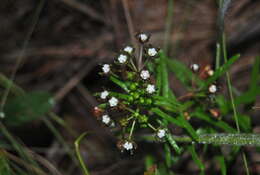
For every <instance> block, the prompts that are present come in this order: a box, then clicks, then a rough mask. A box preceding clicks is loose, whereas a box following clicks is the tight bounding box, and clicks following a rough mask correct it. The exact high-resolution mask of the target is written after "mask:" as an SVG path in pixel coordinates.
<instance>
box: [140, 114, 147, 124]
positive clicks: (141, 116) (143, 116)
mask: <svg viewBox="0 0 260 175" xmlns="http://www.w3.org/2000/svg"><path fill="white" fill-rule="evenodd" d="M147 121H148V117H147V116H146V115H140V116H139V117H138V122H139V123H147Z"/></svg>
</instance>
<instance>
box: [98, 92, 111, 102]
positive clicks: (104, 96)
mask: <svg viewBox="0 0 260 175" xmlns="http://www.w3.org/2000/svg"><path fill="white" fill-rule="evenodd" d="M108 95H109V92H108V91H103V92H101V94H100V98H101V99H103V100H105V99H106V98H107V96H108Z"/></svg>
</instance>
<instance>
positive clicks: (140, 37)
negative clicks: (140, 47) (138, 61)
mask: <svg viewBox="0 0 260 175" xmlns="http://www.w3.org/2000/svg"><path fill="white" fill-rule="evenodd" d="M139 39H140V40H141V41H142V42H146V41H147V39H148V36H147V35H146V34H145V33H141V34H139Z"/></svg>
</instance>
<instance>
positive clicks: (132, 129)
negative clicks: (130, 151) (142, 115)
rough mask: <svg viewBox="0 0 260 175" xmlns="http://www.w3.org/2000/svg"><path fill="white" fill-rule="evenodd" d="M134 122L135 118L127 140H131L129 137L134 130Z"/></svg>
mask: <svg viewBox="0 0 260 175" xmlns="http://www.w3.org/2000/svg"><path fill="white" fill-rule="evenodd" d="M135 122H136V120H134V121H133V123H132V127H131V130H130V134H129V137H128V139H129V140H131V138H132V135H133V131H134V128H135Z"/></svg>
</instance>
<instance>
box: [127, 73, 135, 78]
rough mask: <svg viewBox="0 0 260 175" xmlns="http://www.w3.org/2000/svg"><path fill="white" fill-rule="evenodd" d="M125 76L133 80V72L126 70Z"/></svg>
mask: <svg viewBox="0 0 260 175" xmlns="http://www.w3.org/2000/svg"><path fill="white" fill-rule="evenodd" d="M126 77H127V79H128V80H133V79H134V78H135V73H134V72H127V73H126Z"/></svg>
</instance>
